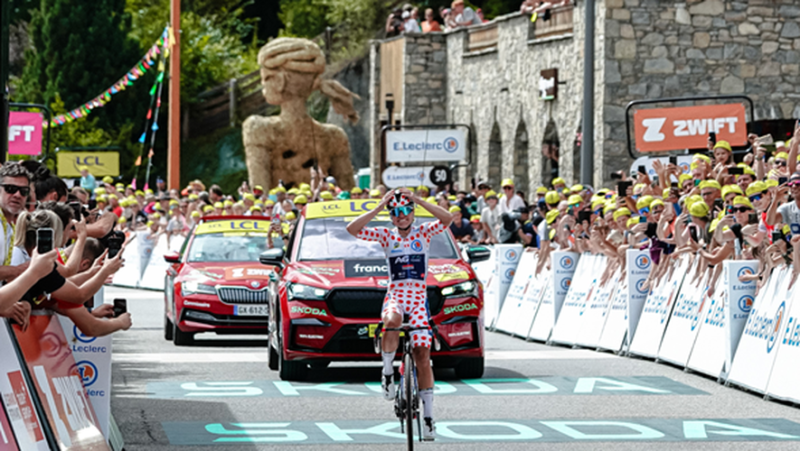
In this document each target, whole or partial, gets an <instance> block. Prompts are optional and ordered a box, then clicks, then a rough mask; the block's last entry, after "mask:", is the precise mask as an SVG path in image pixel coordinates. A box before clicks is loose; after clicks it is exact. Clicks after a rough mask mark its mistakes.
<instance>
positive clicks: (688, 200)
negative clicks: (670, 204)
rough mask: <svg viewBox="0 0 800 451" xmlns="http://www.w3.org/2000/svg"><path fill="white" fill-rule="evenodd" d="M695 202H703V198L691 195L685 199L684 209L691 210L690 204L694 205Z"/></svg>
mask: <svg viewBox="0 0 800 451" xmlns="http://www.w3.org/2000/svg"><path fill="white" fill-rule="evenodd" d="M695 202H703V196H701V195H699V194H692V195H691V196H689V197H687V198H686V200H685V201H684V204H685V205H686V208H691V207H692V204H694V203H695Z"/></svg>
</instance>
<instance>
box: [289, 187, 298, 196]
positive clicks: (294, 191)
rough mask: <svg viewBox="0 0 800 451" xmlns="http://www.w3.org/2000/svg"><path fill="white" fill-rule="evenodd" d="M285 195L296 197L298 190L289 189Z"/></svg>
mask: <svg viewBox="0 0 800 451" xmlns="http://www.w3.org/2000/svg"><path fill="white" fill-rule="evenodd" d="M286 194H293V195H297V194H300V190H299V189H297V188H289V191H286Z"/></svg>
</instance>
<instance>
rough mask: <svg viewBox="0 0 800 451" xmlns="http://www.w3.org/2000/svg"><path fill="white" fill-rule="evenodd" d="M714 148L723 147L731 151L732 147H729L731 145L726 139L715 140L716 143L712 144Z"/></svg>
mask: <svg viewBox="0 0 800 451" xmlns="http://www.w3.org/2000/svg"><path fill="white" fill-rule="evenodd" d="M714 149H725V150H727V151H728V152H733V149H731V145H730V144H728V141H717V143H716V144H714Z"/></svg>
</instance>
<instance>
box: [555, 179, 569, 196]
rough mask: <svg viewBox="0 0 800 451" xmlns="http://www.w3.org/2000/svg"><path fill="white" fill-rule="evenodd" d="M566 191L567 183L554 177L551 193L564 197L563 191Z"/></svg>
mask: <svg viewBox="0 0 800 451" xmlns="http://www.w3.org/2000/svg"><path fill="white" fill-rule="evenodd" d="M566 189H567V182H565V181H564V179H562V178H561V177H556V178H554V179H553V191H555V192H557V193H558V194H560V195H566V194H565V193H564V190H566Z"/></svg>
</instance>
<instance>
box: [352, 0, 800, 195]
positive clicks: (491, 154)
mask: <svg viewBox="0 0 800 451" xmlns="http://www.w3.org/2000/svg"><path fill="white" fill-rule="evenodd" d="M585 5H586V2H583V1H579V2H577V5H575V6H574V7H573V6H567V7H562V8H558V9H556V10H553V11H552V14H551V17H550V18H549V20H547V21H544V20H543V19H542V18H541V17H540V18H539V19H538V20H537V21H536V22H535V23H532V22H531V21H530V16H525V15H520V14H510V15H507V16H502V17H499V18H497V19H495V20H494V21H492V22H490V23H487V24H484V25H481V26H474V27H470V28H468V29H459V30H455V31H452V32H448V33H432V34H407V35H404V36H401V37H396V38H393V39H389V40H385V41H375V42H373V43H372V46H371V51H370V74H369V76H370V87H369V89H370V105H369V108H370V112H369V118H367V125H368V127H369V128H370V133H371V140H370V141H371V143H370V144H371V149H370V168H371V171H372V179H373V180H378V179H379V177H378V176H379V174H380V168H381V133H380V129H381V127H382V126H383V125H385V124H386V123H387V120H388V116H387V111H386V109H385V107H384V105H385V98H386V94H387V93H392V97H393V98H394V100H395V109H394V114H393V116H394V120H395V122H396V123H402V124H432V123H461V124H468V125H470V126H471V127H472V130H473V134H474V136H473V138H474V139H473V140H472V142H471V143H470V144H471V145H470V148H471V149H470V152H471V155H470V164H469V165H468V166H467V167H462V168H460V170H459V171H458V176H459V177H458V179H459V181H460V184H461V185H460V186H462V187H464V186H467V187H468V186H469V184H468V181H469V180H470V178H471V177H477V178H479V179H488V180H489V181H490V182H492V183H493V186H495V187H497V185H498V183H499V181H500V179H501V178H505V177H513V178H514V179H515V180H516V184H517V188H518V189H522V190H523V191H525V192H527V193H530V192H532V191H533V190H535V188H536V186H539V185H542V184H546V183H548V182H549V180H551V179H552V177H553V176H555V175H556V174H557V175H559V176H561V177H564V178H565V179H567V181H568V182H576V181H577V178H578V175H579V172H580V171H579V168H580V161H579V155H580V149H579V146H580V137H581V130H580V129H581V123H582V117H581V114H582V103H583V102H582V97H583V62H584V58H583V45H584V44H583V40H584V20H583V19H584V17H585V11H584V8H585ZM596 8H597V11H596V17H597V21H596V26H595V36H596V37H595V90H594V92H595V113H594V115H595V117H594V121H595V129H594V130H593V133H594V142H595V156H594V163H595V166H594V183H595V185H597V186H599V185H601V184H602V185H606V186H608V185H609V184H610V180H609V174H610V172H612V171H615V170H619V169H627V168H629V167H630V164H631V163H632V159H631V158H630V156H629V155H628V152H627V147H626V146H627V144H626V129H625V127H626V125H625V106H626V105H627V104H628V103H629V102H630V101H633V100H641V99H655V98H665V97H684V96H701V95H717V94H745V95H747V96H749V97H750V98H751V99H752V100H753V101H754V104H755V109H754V111H753V113H752V117H751V114H750V112H749V111H748V116H747V120H748V127H749V129H750V130H751V131H754V132H756V133H763V132H772V133H773V135H776V134H778V135H780V136H781V137H782V136H785V133H786V131H787V129H788V130H791V126H792V122H791V120H792V119H793V118H799V117H800V21H799V20H800V4H798V2H797V0H750V1H739V2H732V1H725V2H723V1H721V0H704V1H700V0H686V1H685V2H683V3H677V2H669V1H664V0H597V2H596ZM548 69H557V76H558V84H557V97H556V98H555V99H553V100H543V99H541V98H540V93H539V84H540V73H541V71H543V70H548ZM670 106H675V105H670ZM776 139H778V136H776ZM554 157H555V158H554ZM373 183H375V182H373Z"/></svg>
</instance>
